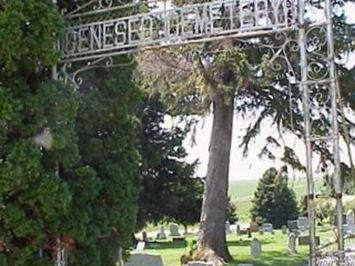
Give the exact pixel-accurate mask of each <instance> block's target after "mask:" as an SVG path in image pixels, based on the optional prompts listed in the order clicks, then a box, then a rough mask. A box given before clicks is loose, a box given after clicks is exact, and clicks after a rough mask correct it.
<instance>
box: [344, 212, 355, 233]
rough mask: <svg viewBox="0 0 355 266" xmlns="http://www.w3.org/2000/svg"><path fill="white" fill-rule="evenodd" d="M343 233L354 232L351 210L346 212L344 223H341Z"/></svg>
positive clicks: (354, 219) (354, 222) (354, 218)
mask: <svg viewBox="0 0 355 266" xmlns="http://www.w3.org/2000/svg"><path fill="white" fill-rule="evenodd" d="M343 233H344V235H346V234H354V233H355V217H354V211H353V210H349V211H348V212H347V213H346V224H343Z"/></svg>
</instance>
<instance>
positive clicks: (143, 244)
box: [136, 241, 145, 251]
mask: <svg viewBox="0 0 355 266" xmlns="http://www.w3.org/2000/svg"><path fill="white" fill-rule="evenodd" d="M144 248H145V242H144V241H140V242H138V244H137V247H136V251H143V250H144Z"/></svg>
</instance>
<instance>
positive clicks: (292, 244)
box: [286, 233, 297, 255]
mask: <svg viewBox="0 0 355 266" xmlns="http://www.w3.org/2000/svg"><path fill="white" fill-rule="evenodd" d="M296 240H297V235H296V234H295V233H290V234H289V235H288V245H287V250H286V252H287V254H289V255H295V254H296V253H297V251H296Z"/></svg>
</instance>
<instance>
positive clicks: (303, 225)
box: [297, 217, 309, 232]
mask: <svg viewBox="0 0 355 266" xmlns="http://www.w3.org/2000/svg"><path fill="white" fill-rule="evenodd" d="M297 226H298V229H299V230H300V231H301V232H305V231H307V230H308V228H309V223H308V217H298V220H297Z"/></svg>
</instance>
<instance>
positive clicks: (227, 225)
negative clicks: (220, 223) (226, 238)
mask: <svg viewBox="0 0 355 266" xmlns="http://www.w3.org/2000/svg"><path fill="white" fill-rule="evenodd" d="M230 233H231V225H230V223H229V222H228V221H227V222H226V234H230Z"/></svg>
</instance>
